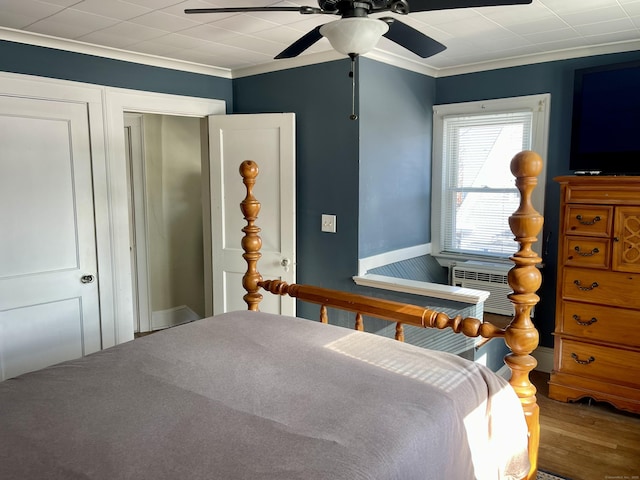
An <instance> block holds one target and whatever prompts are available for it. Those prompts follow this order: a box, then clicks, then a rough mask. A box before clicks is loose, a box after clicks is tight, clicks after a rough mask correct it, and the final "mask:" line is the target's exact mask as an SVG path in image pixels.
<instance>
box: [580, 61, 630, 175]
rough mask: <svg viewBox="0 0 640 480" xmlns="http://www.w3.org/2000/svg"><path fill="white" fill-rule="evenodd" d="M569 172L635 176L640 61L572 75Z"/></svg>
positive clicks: (592, 69) (595, 68) (582, 70)
mask: <svg viewBox="0 0 640 480" xmlns="http://www.w3.org/2000/svg"><path fill="white" fill-rule="evenodd" d="M569 168H570V169H571V170H573V171H575V172H577V173H582V172H586V173H599V174H601V175H638V174H640V61H637V62H632V63H623V64H614V65H606V66H599V67H592V68H585V69H580V70H576V71H575V77H574V93H573V123H572V130H571V158H570V161H569Z"/></svg>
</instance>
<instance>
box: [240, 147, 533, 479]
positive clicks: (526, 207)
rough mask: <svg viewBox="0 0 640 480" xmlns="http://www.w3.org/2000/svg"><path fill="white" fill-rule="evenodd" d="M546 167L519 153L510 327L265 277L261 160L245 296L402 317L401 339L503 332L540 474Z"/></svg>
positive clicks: (248, 207) (247, 164)
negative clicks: (540, 242) (536, 199)
mask: <svg viewBox="0 0 640 480" xmlns="http://www.w3.org/2000/svg"><path fill="white" fill-rule="evenodd" d="M541 171H542V159H541V158H540V156H539V155H537V154H536V153H534V152H531V151H523V152H520V153H518V154H517V155H516V156H514V157H513V159H512V161H511V172H512V173H513V175H514V177H515V178H516V180H515V184H516V187H517V188H518V190H519V192H520V205H519V207H518V209H517V210H516V211H515V212H514V213H513V214H512V215H511V216H510V217H509V226H510V228H511V231H512V232H513V234H514V236H515V240H516V241H517V242H518V244H519V246H520V248H519V250H518V251H517V252H516V253H515V254H514V255H513V256H511V257H510V259H511V261H512V262H513V263H514V266H513V267H512V268H511V270H510V271H509V274H508V281H509V286H510V287H511V289H512V290H513V292H512V293H511V294H509V295H508V297H509V300H510V302H511V303H512V304H513V306H514V316H513V318H512V320H511V322H510V324H509V325H508V326H507V327H506V328H499V327H497V326H495V325H492V324H491V323H489V322H483V321H481V320H478V319H476V318H462V317H461V316H456V317H453V318H451V317H449V316H448V315H447V314H445V313H442V312H438V311H435V310H431V309H428V308H425V307H421V306H417V305H409V304H405V303H400V302H394V301H390V300H384V299H380V298H375V297H369V296H364V295H357V294H353V293H347V292H341V291H338V290H332V289H327V288H320V287H315V286H310V285H298V284H291V285H289V284H287V283H285V282H282V281H280V280H263V279H262V276H261V275H260V273H259V272H258V269H257V263H258V260H259V259H260V257H261V254H260V248H261V246H262V240H261V238H260V235H259V233H260V228H259V227H257V226H256V224H255V221H256V219H257V218H258V214H259V212H260V202H258V201H257V200H256V198H255V197H254V195H253V187H254V185H255V181H256V177H257V176H258V166H257V164H256V163H255V162H253V161H251V160H247V161H244V162H243V163H242V165H241V166H240V174H241V176H242V179H243V180H242V181H243V183H244V184H245V186H246V190H247V194H246V197H245V199H244V200H243V201H242V203H241V210H242V213H243V215H244V218H245V220H246V222H247V225H246V226H245V227H244V228H243V229H242V231H243V232H244V234H245V235H244V237H243V238H242V248H243V250H244V252H245V253H244V254H243V257H244V259H245V260H246V262H247V271H246V273H245V275H244V276H243V279H242V284H243V286H244V288H245V290H246V291H247V293H246V295H245V296H244V300H245V302H246V303H247V305H248V308H249V310H256V311H257V310H258V304H259V303H260V301H261V300H262V294H261V293H260V289H261V288H262V289H264V290H266V291H268V292H270V293H273V294H277V295H289V296H291V297H295V298H298V299H299V300H303V301H306V302H310V303H316V304H319V305H321V310H320V321H322V322H324V323H326V322H327V321H328V320H327V307H331V308H337V309H340V310H346V311H351V312H354V313H355V314H356V322H355V326H356V329H358V330H362V329H363V324H362V317H363V316H370V317H376V318H381V319H384V320H389V321H392V322H396V339H397V340H401V341H402V340H404V334H403V329H402V325H403V324H406V325H413V326H416V327H425V328H439V329H444V328H451V329H452V330H454V331H455V332H456V333H463V334H464V335H467V336H470V337H477V336H481V337H484V338H495V337H503V338H504V340H505V342H506V344H507V346H508V347H509V349H510V350H511V352H510V353H509V354H508V355H507V356H506V357H505V363H506V364H507V366H508V367H509V368H510V370H511V378H510V380H509V383H510V384H511V386H512V387H513V389H514V390H515V392H516V394H517V395H518V397H519V398H520V401H521V403H522V408H523V411H524V414H525V418H526V421H527V426H528V429H529V458H530V461H531V470H530V472H529V475H528V476H527V477H526V478H527V479H535V477H536V472H537V459H538V447H539V441H540V425H539V408H538V405H537V401H536V396H535V394H536V388H535V387H534V386H533V384H532V383H531V381H530V379H529V373H530V372H531V370H533V369H534V368H535V367H536V365H537V362H536V360H535V358H533V356H531V353H532V352H533V350H535V348H536V347H537V346H538V339H539V337H538V331H537V329H536V328H535V326H534V324H533V322H532V320H531V310H532V309H533V307H534V306H535V305H536V304H537V303H538V301H539V300H540V298H539V297H538V295H536V291H537V290H538V289H539V288H540V285H541V283H542V276H541V274H540V271H539V269H538V268H537V266H536V265H537V264H539V263H540V262H541V261H542V259H541V258H540V257H539V256H538V254H537V253H535V252H534V251H533V250H532V248H531V247H532V244H533V243H534V242H535V241H536V236H537V235H538V234H539V232H540V230H541V229H542V224H543V218H542V215H540V214H539V213H538V212H537V211H536V210H535V209H534V208H533V205H532V203H531V194H532V192H533V189H534V188H535V186H536V184H537V176H538V175H539V174H540V172H541Z"/></svg>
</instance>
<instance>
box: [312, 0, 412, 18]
mask: <svg viewBox="0 0 640 480" xmlns="http://www.w3.org/2000/svg"><path fill="white" fill-rule="evenodd" d="M318 6H319V7H320V9H321V10H322V11H323V12H324V13H340V14H341V15H343V16H345V17H360V16H366V15H367V14H368V13H374V12H378V11H381V12H385V11H391V12H394V13H399V14H402V15H406V14H407V13H409V4H408V2H407V0H318Z"/></svg>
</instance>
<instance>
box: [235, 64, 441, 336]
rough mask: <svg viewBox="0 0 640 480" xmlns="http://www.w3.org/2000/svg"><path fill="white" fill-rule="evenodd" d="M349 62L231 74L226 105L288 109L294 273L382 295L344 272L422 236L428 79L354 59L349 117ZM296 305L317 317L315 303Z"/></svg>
mask: <svg viewBox="0 0 640 480" xmlns="http://www.w3.org/2000/svg"><path fill="white" fill-rule="evenodd" d="M349 70H350V62H349V60H348V59H344V60H338V61H334V62H328V63H325V64H322V65H311V66H306V67H300V68H295V69H290V70H286V71H281V72H271V73H266V74H261V75H255V76H251V77H246V78H238V79H234V81H233V92H234V106H235V113H258V112H295V113H296V126H297V199H296V201H297V212H298V213H297V238H298V241H297V255H298V265H297V266H298V278H297V281H298V282H299V283H309V284H314V285H320V286H324V287H328V288H337V289H342V290H347V291H359V292H364V293H369V294H375V295H378V296H381V295H383V293H382V292H380V291H376V290H371V289H367V288H359V287H357V286H356V285H355V284H354V283H353V280H352V279H351V278H352V276H353V275H355V274H356V273H357V272H358V258H363V257H366V256H369V255H374V254H377V253H382V252H387V251H390V250H396V249H398V248H404V247H409V246H413V245H418V244H422V243H427V242H428V241H429V223H430V221H429V218H430V188H431V182H430V172H431V167H430V161H429V159H430V151H431V134H430V132H431V105H432V104H433V98H434V87H435V81H434V80H433V79H430V78H428V77H425V76H423V75H419V74H416V73H413V72H409V71H406V70H402V69H398V68H395V67H390V66H388V65H385V64H382V63H379V62H375V61H373V60H369V59H359V62H358V66H357V71H358V77H357V78H358V82H357V88H356V98H357V102H356V103H357V109H358V113H359V118H358V120H356V121H353V120H350V119H349V114H350V111H351V80H350V78H349V76H348V73H349ZM322 213H331V214H335V215H337V233H336V234H331V233H323V232H321V231H320V218H321V214H322ZM416 218H422V219H424V220H423V221H420V222H416ZM393 297H394V298H395V299H397V300H408V299H409V298H410V297H407V296H398V295H397V294H394V295H393ZM411 301H414V302H416V301H417V302H418V303H425V299H424V298H416V297H413V298H411ZM298 307H299V308H298V313H299V315H301V316H305V317H308V318H315V317H317V308H315V307H309V306H307V305H303V304H300V305H299V306H298ZM336 316H337V318H336ZM347 322H351V323H352V320H351V319H350V320H347V319H346V318H345V317H341V316H340V315H336V314H334V316H333V317H332V323H338V324H345V323H347ZM369 329H375V326H371V327H370V328H369Z"/></svg>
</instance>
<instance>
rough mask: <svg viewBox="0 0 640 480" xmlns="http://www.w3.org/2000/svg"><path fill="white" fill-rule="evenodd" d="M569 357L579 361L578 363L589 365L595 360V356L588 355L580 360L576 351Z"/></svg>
mask: <svg viewBox="0 0 640 480" xmlns="http://www.w3.org/2000/svg"><path fill="white" fill-rule="evenodd" d="M571 358H573V359H574V360H575V362H576V363H579V364H580V365H589V364H590V363H592V362H595V361H596V359H595V357H589V358H587V359H586V360H580V357H578V354H576V353H572V354H571Z"/></svg>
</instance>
